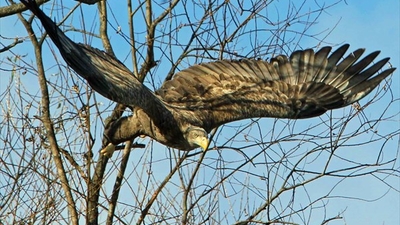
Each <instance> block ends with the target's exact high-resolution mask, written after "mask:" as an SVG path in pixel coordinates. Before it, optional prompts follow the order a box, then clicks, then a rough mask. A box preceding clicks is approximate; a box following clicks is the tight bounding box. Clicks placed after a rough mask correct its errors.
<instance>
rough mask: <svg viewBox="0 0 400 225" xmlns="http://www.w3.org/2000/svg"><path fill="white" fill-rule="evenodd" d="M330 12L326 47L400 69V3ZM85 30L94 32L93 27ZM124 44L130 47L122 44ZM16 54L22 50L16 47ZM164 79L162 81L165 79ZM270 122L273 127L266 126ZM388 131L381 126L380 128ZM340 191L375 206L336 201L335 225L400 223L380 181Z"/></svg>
mask: <svg viewBox="0 0 400 225" xmlns="http://www.w3.org/2000/svg"><path fill="white" fill-rule="evenodd" d="M122 6H123V4H122ZM114 11H115V12H116V11H118V10H117V9H115V10H114ZM123 11H124V12H125V10H123ZM328 12H329V13H325V14H323V15H322V16H321V18H320V19H319V23H318V24H317V25H315V26H314V27H313V28H312V30H314V31H315V32H318V31H321V30H326V28H330V29H331V28H333V27H334V26H335V25H336V24H337V25H336V27H335V29H334V30H333V31H332V33H331V34H330V35H329V36H328V37H327V38H326V39H325V40H324V41H325V42H326V43H327V44H326V45H329V43H333V44H340V43H350V44H351V50H355V49H357V48H366V49H367V53H369V52H372V51H375V50H381V51H382V53H381V55H380V56H379V57H378V58H379V59H381V58H383V57H391V63H392V64H393V66H395V67H399V66H400V56H399V55H400V34H399V32H400V3H399V1H398V0H385V1H368V2H367V1H347V4H344V3H341V4H338V5H336V6H334V7H333V8H331V9H329V10H328ZM78 16H80V15H77V17H78ZM85 16H86V17H91V16H92V15H90V16H89V15H87V14H86V15H85ZM53 17H54V16H53ZM57 19H58V18H57ZM6 20H7V22H4V21H5V20H2V21H0V22H1V32H2V35H3V34H5V35H7V36H8V37H14V36H25V35H26V31H24V29H23V28H21V26H20V24H19V21H18V20H17V19H15V17H14V18H6ZM78 25H79V24H78V23H77V25H76V26H78ZM86 25H87V26H89V27H90V25H88V24H86ZM96 29H97V28H96ZM116 38H118V37H116ZM95 44H98V46H97V47H100V46H101V43H99V42H97V43H95ZM123 44H125V43H124V42H123ZM301 44H302V46H303V47H307V46H315V45H318V44H319V43H318V41H316V40H311V39H305V40H303V41H302V43H301ZM114 47H115V49H118V50H120V51H121V52H122V53H119V54H120V56H119V57H120V59H121V60H122V59H123V57H124V56H126V55H127V54H129V53H128V50H127V49H126V46H124V45H120V46H119V45H115V46H114ZM15 51H17V48H16V49H15ZM124 51H125V52H124ZM22 52H23V51H22ZM26 52H29V50H26ZM127 64H128V65H129V60H127ZM128 67H129V66H128ZM158 72H159V73H160V72H164V71H162V69H159V70H158ZM1 73H2V74H1V77H0V88H3V87H4V86H3V85H5V84H6V83H7V82H8V79H7V77H6V76H7V73H4V72H1ZM160 76H161V77H162V76H163V75H160ZM5 77H6V78H5ZM161 80H162V78H161ZM22 82H24V83H25V84H32V85H28V87H29V89H30V91H31V92H36V91H37V90H38V86H36V84H37V80H36V78H35V77H28V76H26V77H24V78H23V80H22ZM392 89H393V93H394V95H395V96H397V98H398V97H399V96H400V94H399V90H400V76H399V70H397V71H395V73H394V74H393V76H392ZM2 90H3V89H2ZM390 110H392V111H393V112H396V111H397V112H398V111H400V108H399V106H397V108H396V107H392V108H391V109H390ZM366 116H374V111H373V110H371V109H369V110H368V111H367V112H366ZM263 121H264V120H263ZM265 121H266V120H265ZM267 123H269V122H268V121H267ZM310 123H311V122H310ZM399 125H400V124H399V118H398V117H397V120H395V122H394V123H392V124H387V126H388V127H390V126H393V127H396V126H399ZM383 128H384V127H383ZM383 128H382V127H381V129H383ZM227 132H228V131H227ZM397 140H398V137H397ZM371 146H374V145H372V144H371V145H366V146H364V149H357V150H354V153H353V154H351V153H349V157H368V153H369V152H370V150H369V148H373V147H371ZM160 148H161V150H163V149H164V148H162V147H160ZM386 148H387V149H392V151H393V153H394V154H395V153H396V152H397V151H398V148H399V145H398V142H397V143H396V142H395V141H393V142H390V143H389V145H388V146H386ZM371 151H372V150H371ZM159 154H160V155H159V157H160V158H162V157H164V156H165V155H166V153H164V152H160V153H159ZM210 154H215V153H210ZM230 154H231V153H228V154H226V155H225V154H223V155H224V156H225V157H226V158H227V159H228V158H229V157H230V156H232V155H230ZM114 157H115V156H114ZM233 157H237V156H233ZM338 166H340V165H338ZM398 167H399V162H397V168H398ZM153 169H154V171H159V170H160V173H161V170H163V168H153ZM204 176H205V177H207V174H204ZM205 180H207V179H205ZM325 185H326V186H329V185H330V184H326V183H323V182H316V183H315V184H312V185H311V186H310V188H311V189H310V191H311V192H315V193H319V192H320V191H321V188H322V187H325ZM397 188H398V189H399V188H400V181H398V182H397ZM335 191H337V193H338V194H339V193H348V194H349V196H356V197H360V198H367V199H368V200H371V201H359V200H355V199H338V200H337V199H336V200H335V199H332V200H331V201H330V205H329V206H330V210H332V211H330V213H331V214H334V213H339V212H341V211H344V213H343V215H344V216H345V221H340V222H333V223H332V224H345V223H346V224H399V222H400V215H399V211H400V196H399V193H397V192H394V191H390V192H389V193H386V191H387V186H385V185H381V183H380V182H379V181H376V180H375V181H374V180H370V179H356V180H353V181H344V182H343V183H342V184H341V185H340V187H338V188H337V189H336V190H335ZM335 193H336V192H335ZM385 193H386V194H385ZM375 199H378V200H375ZM372 200H375V201H372ZM316 217H318V216H316Z"/></svg>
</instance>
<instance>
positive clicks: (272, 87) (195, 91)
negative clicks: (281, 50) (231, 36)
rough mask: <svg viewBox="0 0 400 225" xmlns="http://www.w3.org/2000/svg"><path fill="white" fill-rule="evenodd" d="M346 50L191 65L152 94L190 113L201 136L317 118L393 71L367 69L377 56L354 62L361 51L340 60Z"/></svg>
mask: <svg viewBox="0 0 400 225" xmlns="http://www.w3.org/2000/svg"><path fill="white" fill-rule="evenodd" d="M348 48H349V45H348V44H346V45H343V46H341V47H340V48H339V49H337V50H336V51H334V52H333V53H332V54H330V55H329V53H330V51H331V48H330V47H324V48H322V49H320V50H319V51H318V52H316V53H314V51H313V50H311V49H307V50H303V51H296V52H294V53H293V54H292V55H291V56H290V58H289V59H288V58H287V57H286V56H278V57H276V58H273V59H271V61H270V62H267V61H262V60H240V61H227V60H223V61H216V62H211V63H204V64H200V65H195V66H192V67H190V68H188V69H185V70H182V71H180V72H178V73H177V74H175V75H174V77H173V78H172V80H170V81H166V82H165V83H164V84H163V85H162V87H161V88H160V89H159V90H158V91H157V92H156V93H157V94H158V95H159V96H160V97H161V98H162V99H163V100H164V101H165V102H166V103H167V104H168V105H170V106H171V107H174V108H179V109H180V110H189V111H193V112H194V117H193V119H191V120H192V121H193V123H199V124H198V125H199V126H202V127H203V128H204V129H206V130H210V129H212V128H214V127H216V126H219V125H221V124H224V123H227V122H230V121H235V120H240V119H245V118H252V117H278V118H309V117H313V116H318V115H321V114H322V113H324V112H326V111H327V110H330V109H335V108H340V107H344V106H347V105H349V104H351V103H353V102H355V101H357V100H359V99H361V98H363V97H364V96H365V95H367V94H368V93H370V92H371V91H372V90H373V89H374V88H375V87H376V86H377V85H378V84H379V83H380V82H381V81H382V80H383V79H385V78H386V77H387V76H388V75H390V74H391V73H392V72H393V71H394V70H395V68H389V69H386V70H384V71H382V72H381V73H378V70H380V69H381V68H382V67H383V66H384V65H385V64H386V63H387V61H388V60H389V58H385V59H382V60H380V61H378V62H377V63H375V64H372V61H373V60H374V59H375V58H376V57H377V56H378V54H379V51H377V52H373V53H371V54H369V55H367V56H366V57H364V58H362V59H361V60H359V58H360V57H361V55H362V54H363V53H364V49H358V50H356V51H354V52H353V53H351V54H350V55H349V56H347V57H346V58H343V55H344V54H345V52H346V51H347V49H348ZM328 55H329V56H328ZM189 119H190V118H189Z"/></svg>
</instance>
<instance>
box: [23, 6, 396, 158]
mask: <svg viewBox="0 0 400 225" xmlns="http://www.w3.org/2000/svg"><path fill="white" fill-rule="evenodd" d="M21 2H22V3H23V4H24V5H25V6H26V7H27V8H28V9H30V10H31V11H32V12H33V13H34V14H35V15H36V16H37V18H39V20H40V21H41V23H42V25H43V27H44V28H45V30H46V31H47V34H48V35H49V37H50V38H51V40H52V41H53V42H54V44H55V45H56V46H57V48H58V49H59V51H60V53H61V55H62V57H63V58H64V60H65V61H66V63H67V64H68V65H69V66H70V67H71V68H72V69H73V70H74V71H75V72H76V73H77V74H78V75H79V76H81V77H82V78H84V79H85V80H86V81H87V82H88V84H89V85H90V86H91V87H92V88H93V89H94V90H95V91H96V92H98V93H99V94H101V95H103V96H104V97H106V98H108V99H110V100H112V101H115V102H117V103H121V104H124V105H127V106H132V107H135V108H138V109H140V110H136V111H135V113H136V115H135V116H133V117H130V118H128V119H127V120H131V121H130V124H137V126H138V129H137V131H136V132H134V133H132V134H131V135H127V136H126V137H124V138H123V139H121V138H120V139H118V140H115V138H113V133H112V132H111V133H109V134H108V136H109V140H110V141H109V144H108V146H107V147H105V148H104V149H103V150H102V153H103V154H111V153H112V152H113V151H114V149H115V145H117V144H119V143H122V141H126V140H132V139H133V138H135V137H138V136H139V135H147V136H150V137H151V138H153V139H155V140H157V141H158V142H160V143H162V144H164V145H167V146H169V147H172V148H176V149H180V150H186V151H188V150H192V149H195V148H198V147H201V148H203V149H204V150H205V149H207V148H208V144H209V140H208V133H209V132H211V131H212V130H213V129H214V128H217V127H218V126H220V125H223V124H225V123H228V122H232V121H236V120H241V119H246V118H253V117H273V118H289V119H303V118H310V117H316V116H319V115H321V114H323V113H325V112H326V111H327V110H332V109H337V108H341V107H345V106H347V105H350V104H352V103H354V102H356V101H358V100H360V99H362V98H363V97H365V96H366V95H367V94H368V93H370V92H371V91H372V90H373V89H374V88H375V87H376V86H377V85H378V84H379V83H380V82H381V81H382V80H384V79H385V78H386V77H388V76H389V75H390V74H392V73H393V71H394V70H395V68H387V69H384V70H383V71H380V70H381V69H382V68H383V67H384V66H385V65H386V63H387V62H388V61H389V59H390V58H384V59H381V60H379V61H378V62H376V63H372V62H373V61H374V59H375V58H376V57H377V56H378V55H379V53H380V51H375V52H372V53H370V54H368V55H367V56H364V57H362V55H363V53H364V52H365V49H357V50H355V51H354V52H352V53H350V54H349V55H347V56H345V54H346V51H347V50H348V48H349V44H344V45H342V46H341V47H339V48H338V49H336V50H335V51H333V52H332V53H331V51H332V48H331V47H322V48H321V49H319V50H318V51H316V52H314V50H312V49H306V50H299V51H295V52H293V53H292V54H291V55H290V56H289V57H287V56H284V55H279V56H277V57H274V58H272V59H270V60H269V61H265V60H255V59H241V60H218V61H213V62H207V63H202V64H198V65H193V66H191V67H189V68H187V69H184V70H181V71H179V72H177V73H176V74H174V76H173V77H172V79H170V80H168V81H165V82H164V84H162V86H161V87H160V88H159V89H158V90H156V91H155V92H152V91H151V90H150V89H148V88H147V87H146V86H145V85H143V84H142V83H141V82H140V81H139V80H138V79H137V78H136V77H135V76H134V74H133V73H132V72H131V71H130V70H129V69H128V68H127V67H126V66H125V65H124V64H123V63H122V62H120V61H119V60H118V59H116V58H115V57H114V56H112V55H110V54H107V53H106V52H104V51H101V50H99V49H97V48H93V47H91V46H88V45H85V44H79V43H75V42H73V41H72V40H71V39H69V38H68V37H67V36H66V35H65V34H64V33H63V31H61V30H60V29H59V28H58V26H57V25H56V24H55V23H54V22H53V21H52V20H51V19H50V18H49V17H48V16H47V15H45V14H44V12H43V11H42V10H41V9H40V8H39V7H38V5H37V4H36V2H35V1H34V0H21ZM379 71H380V72H379Z"/></svg>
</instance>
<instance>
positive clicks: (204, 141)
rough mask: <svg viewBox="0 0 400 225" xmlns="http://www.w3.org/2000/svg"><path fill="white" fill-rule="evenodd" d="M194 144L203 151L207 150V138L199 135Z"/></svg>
mask: <svg viewBox="0 0 400 225" xmlns="http://www.w3.org/2000/svg"><path fill="white" fill-rule="evenodd" d="M196 144H197V145H198V146H200V148H202V149H203V151H205V150H207V148H208V139H207V138H205V137H200V138H199V139H198V140H197V141H196Z"/></svg>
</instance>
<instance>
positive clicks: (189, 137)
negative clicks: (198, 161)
mask: <svg viewBox="0 0 400 225" xmlns="http://www.w3.org/2000/svg"><path fill="white" fill-rule="evenodd" d="M184 138H185V139H186V141H187V142H188V143H189V145H190V147H191V148H192V149H193V148H198V147H201V148H202V149H203V150H207V147H208V135H207V132H206V131H205V130H204V129H203V128H201V127H195V126H189V127H188V128H187V129H186V131H185V132H184Z"/></svg>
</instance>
